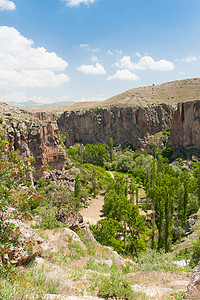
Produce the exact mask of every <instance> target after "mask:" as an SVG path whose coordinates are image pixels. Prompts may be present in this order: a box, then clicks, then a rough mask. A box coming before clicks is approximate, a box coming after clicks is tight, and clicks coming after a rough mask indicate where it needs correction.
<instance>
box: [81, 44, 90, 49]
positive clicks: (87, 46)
mask: <svg viewBox="0 0 200 300" xmlns="http://www.w3.org/2000/svg"><path fill="white" fill-rule="evenodd" d="M80 47H81V48H89V47H90V46H89V45H88V44H80Z"/></svg>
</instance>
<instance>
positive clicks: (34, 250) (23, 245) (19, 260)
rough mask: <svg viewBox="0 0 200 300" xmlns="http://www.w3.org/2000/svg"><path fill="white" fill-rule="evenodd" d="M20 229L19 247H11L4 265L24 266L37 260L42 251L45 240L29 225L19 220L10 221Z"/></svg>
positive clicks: (4, 259) (4, 258)
mask: <svg viewBox="0 0 200 300" xmlns="http://www.w3.org/2000/svg"><path fill="white" fill-rule="evenodd" d="M9 222H11V223H13V224H14V225H15V226H16V228H18V230H19V232H20V235H19V240H18V245H17V246H11V247H10V251H9V252H8V254H7V255H5V257H3V259H2V260H3V262H4V263H10V264H11V265H16V266H19V265H22V264H24V263H27V262H28V261H30V260H32V259H33V258H35V257H36V256H37V255H38V254H39V252H40V251H41V245H42V243H43V239H42V238H41V237H39V236H38V235H37V234H36V233H35V232H34V230H33V229H32V228H31V227H30V226H29V225H27V224H25V223H23V222H21V221H19V220H9Z"/></svg>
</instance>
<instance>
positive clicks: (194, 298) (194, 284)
mask: <svg viewBox="0 0 200 300" xmlns="http://www.w3.org/2000/svg"><path fill="white" fill-rule="evenodd" d="M186 299H188V300H198V299H200V262H199V263H198V265H197V266H196V268H194V270H193V271H192V275H191V278H190V283H189V285H188V287H187V293H186Z"/></svg>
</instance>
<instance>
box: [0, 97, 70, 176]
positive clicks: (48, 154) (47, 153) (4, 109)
mask: <svg viewBox="0 0 200 300" xmlns="http://www.w3.org/2000/svg"><path fill="white" fill-rule="evenodd" d="M36 117H37V118H35V116H34V115H30V114H28V113H27V112H26V111H24V110H21V109H18V108H14V107H11V106H9V105H6V104H4V103H0V121H1V127H3V129H4V131H5V133H6V136H7V138H8V141H9V147H10V150H17V149H18V150H19V151H20V152H21V155H23V156H25V157H33V158H34V162H33V166H34V167H35V172H34V174H33V175H34V178H35V179H36V180H37V179H39V178H40V177H41V176H42V175H43V171H44V170H45V168H43V166H44V164H48V165H49V167H50V169H57V170H62V169H63V168H64V166H65V162H66V154H65V151H64V149H63V147H62V144H61V142H60V141H59V138H60V136H59V130H58V126H57V123H56V122H54V121H53V117H52V116H48V115H45V114H40V115H36ZM39 118H40V119H41V120H42V121H41V120H39Z"/></svg>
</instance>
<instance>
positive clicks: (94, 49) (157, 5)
mask: <svg viewBox="0 0 200 300" xmlns="http://www.w3.org/2000/svg"><path fill="white" fill-rule="evenodd" d="M199 37H200V1H199V0H151V1H150V0H13V1H11V0H0V101H1V102H7V103H11V102H15V103H21V102H26V101H29V100H31V101H34V102H37V103H40V104H42V103H46V104H48V103H53V102H58V103H59V102H62V101H100V100H106V99H108V98H110V97H112V96H114V95H117V94H119V93H122V92H124V91H126V90H129V89H132V88H135V87H141V86H147V85H152V84H160V83H164V82H168V81H173V80H181V79H186V78H195V77H199V72H200V38H199Z"/></svg>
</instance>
